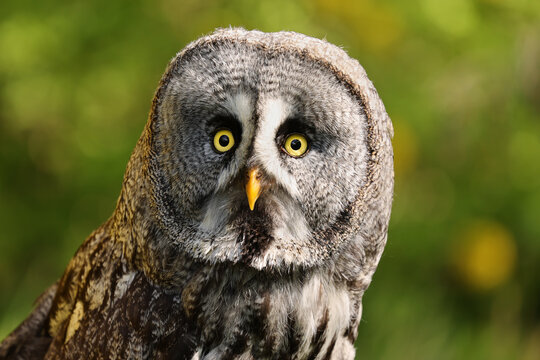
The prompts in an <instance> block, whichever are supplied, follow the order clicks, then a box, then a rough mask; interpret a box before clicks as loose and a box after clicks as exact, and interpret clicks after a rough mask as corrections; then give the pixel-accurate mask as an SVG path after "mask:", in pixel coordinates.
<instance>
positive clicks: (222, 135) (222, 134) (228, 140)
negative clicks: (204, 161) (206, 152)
mask: <svg viewBox="0 0 540 360" xmlns="http://www.w3.org/2000/svg"><path fill="white" fill-rule="evenodd" d="M233 146H234V135H233V133H232V132H231V131H230V130H227V129H222V130H219V131H218V132H216V134H215V135H214V149H216V151H217V152H219V153H224V152H226V151H229V150H231V149H232V147H233Z"/></svg>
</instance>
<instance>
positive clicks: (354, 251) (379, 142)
mask: <svg viewBox="0 0 540 360" xmlns="http://www.w3.org/2000/svg"><path fill="white" fill-rule="evenodd" d="M220 129H225V130H226V131H227V133H226V134H230V135H227V136H226V137H225V138H221V137H219V136H217V135H216V134H217V132H219V131H220ZM291 134H293V135H294V136H296V137H294V139H297V140H295V141H296V142H295V143H292V142H291V141H293V140H290V139H293V138H290V136H292V135H291ZM295 134H300V135H295ZM298 136H300V137H298ZM391 137H392V125H391V122H390V119H389V117H388V115H387V114H386V111H385V109H384V106H383V104H382V102H381V100H380V98H379V96H378V94H377V92H376V90H375V88H374V87H373V85H372V83H371V82H370V81H369V79H368V78H367V76H366V74H365V72H364V70H363V68H362V67H361V66H360V65H359V64H358V62H357V61H356V60H354V59H351V58H350V57H348V56H347V54H346V53H345V52H344V51H343V50H341V49H340V48H338V47H336V46H334V45H331V44H329V43H327V42H325V41H321V40H317V39H313V38H309V37H307V36H304V35H300V34H296V33H292V32H280V33H271V34H265V33H262V32H258V31H245V30H242V29H225V30H218V31H216V32H215V33H214V34H212V35H210V36H207V37H203V38H201V39H199V40H197V41H195V42H193V43H191V44H189V45H188V46H187V47H186V48H185V49H184V50H183V51H181V52H180V53H179V54H178V55H177V56H176V57H175V58H174V59H173V60H172V61H171V62H170V64H169V66H168V68H167V70H166V72H165V74H164V75H163V78H162V79H161V83H160V85H159V87H158V89H157V92H156V95H155V97H154V100H153V103H152V108H151V112H150V116H149V120H148V123H147V125H146V127H145V129H144V131H143V134H142V136H141V138H140V139H139V141H138V143H137V146H136V147H135V150H134V152H133V154H132V156H131V159H130V161H129V164H128V166H127V170H126V174H125V177H124V182H123V186H122V192H121V194H120V198H119V200H118V204H117V207H116V209H115V211H114V213H113V215H112V216H111V218H110V219H109V220H108V221H107V222H106V223H105V224H104V225H102V226H101V227H100V228H99V229H97V230H96V231H95V232H94V233H93V234H91V235H90V237H89V238H88V239H87V240H86V241H85V243H84V244H83V245H82V246H81V248H80V249H79V250H78V252H77V253H76V255H75V256H74V258H73V259H72V260H71V262H70V263H69V265H68V267H67V269H66V271H65V273H64V275H63V276H62V278H61V279H60V280H59V281H58V283H57V284H55V285H53V286H52V287H51V288H49V290H47V291H46V292H45V293H44V295H42V297H41V298H40V299H39V300H38V302H37V304H36V308H35V310H34V311H33V313H32V314H31V315H30V316H29V318H28V319H27V320H25V322H23V323H22V324H21V325H20V326H19V328H17V329H16V330H15V331H14V332H13V333H12V334H11V335H9V336H8V338H6V339H5V340H4V341H3V342H2V344H1V345H0V359H43V358H44V359H82V358H84V359H246V360H248V359H334V360H335V359H353V358H354V353H355V350H354V347H353V344H354V341H355V339H356V336H357V327H358V324H359V321H360V317H361V312H362V306H361V300H362V295H363V294H364V291H365V290H366V288H367V287H368V285H369V283H370V281H371V277H372V275H373V272H374V271H375V268H376V266H377V263H378V261H379V259H380V256H381V253H382V251H383V248H384V245H385V243H386V237H387V229H388V221H389V217H390V209H391V202H392V190H393V165H392V164H393V156H392V146H391ZM213 138H214V142H213V140H212V139H213ZM233 140H234V146H232V147H231V148H230V149H228V150H226V151H221V150H219V149H220V148H221V146H222V145H220V144H225V145H223V148H224V149H225V148H226V147H225V146H228V144H233V143H232V142H230V141H233ZM216 141H220V142H219V143H216ZM287 141H288V143H287V144H292V145H291V146H290V147H289V148H287V147H286V142H287ZM304 143H308V145H309V148H306V149H307V151H306V152H305V153H303V151H305V150H304V149H303V148H302V150H298V154H300V151H302V154H301V155H298V156H296V155H295V156H292V155H291V153H287V151H293V150H294V151H297V150H296V149H300V145H299V144H304ZM287 146H288V145H287ZM292 147H294V149H293V150H290V149H291V148H292ZM287 149H289V150H287ZM295 154H296V153H295ZM248 179H249V180H248ZM249 181H253V182H255V183H256V184H257V186H256V187H255V185H253V186H252V185H249V184H248V185H246V183H249ZM259 186H260V190H259ZM254 189H255V190H254ZM250 191H251V192H252V193H253V194H255V195H250ZM246 192H247V193H248V196H251V197H252V198H250V204H249V205H248V199H247V197H246ZM255 201H256V202H255ZM250 206H253V210H251V209H250Z"/></svg>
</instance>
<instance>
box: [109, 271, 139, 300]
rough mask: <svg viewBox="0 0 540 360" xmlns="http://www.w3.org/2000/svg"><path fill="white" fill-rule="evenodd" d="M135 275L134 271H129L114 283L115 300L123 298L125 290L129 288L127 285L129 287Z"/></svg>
mask: <svg viewBox="0 0 540 360" xmlns="http://www.w3.org/2000/svg"><path fill="white" fill-rule="evenodd" d="M136 274H137V272H136V271H130V272H128V273H126V274H124V275H122V277H121V278H120V279H118V282H117V283H116V288H115V289H114V299H115V300H117V299H119V298H121V297H122V296H124V294H125V293H126V290H127V289H128V288H129V285H131V282H132V281H133V279H134V278H135V275H136Z"/></svg>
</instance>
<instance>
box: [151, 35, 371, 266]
mask: <svg viewBox="0 0 540 360" xmlns="http://www.w3.org/2000/svg"><path fill="white" fill-rule="evenodd" d="M159 91H161V92H162V93H161V94H160V96H159V99H160V101H159V103H158V104H157V105H156V111H155V115H154V116H156V119H157V120H159V121H157V120H156V121H154V122H152V125H151V126H152V132H153V143H152V148H153V151H152V153H153V156H152V160H151V165H150V167H151V169H153V170H152V171H153V174H154V176H152V181H153V188H154V199H155V204H156V205H155V206H156V207H157V209H158V213H159V219H160V221H161V222H162V223H164V226H163V228H164V229H166V233H167V237H168V241H171V242H172V243H174V244H175V245H177V246H178V247H180V248H182V249H184V251H186V252H187V253H188V254H190V255H191V256H193V257H195V258H197V259H201V260H205V261H209V262H222V261H231V262H235V263H236V262H241V263H244V264H247V265H249V266H252V267H255V268H257V269H276V268H281V267H290V266H293V267H294V266H306V267H309V266H314V265H320V264H321V263H323V262H324V261H325V260H326V259H327V258H328V257H329V256H330V255H331V254H332V251H333V250H334V249H335V247H336V245H337V242H338V241H337V239H335V238H334V237H335V236H333V235H336V234H333V232H337V230H336V229H339V227H340V223H343V222H346V221H347V218H348V216H349V212H350V210H351V207H352V204H353V203H354V201H355V199H356V198H357V197H358V193H359V189H360V188H362V186H363V185H364V184H365V182H366V173H367V156H368V155H367V154H368V145H367V142H368V141H367V135H366V124H367V120H366V114H365V112H364V110H363V108H362V105H361V102H360V100H359V98H358V97H357V96H355V95H354V94H353V93H352V91H351V90H350V88H349V87H348V86H347V84H345V83H344V82H343V81H341V80H340V79H339V78H338V77H337V76H336V74H335V73H334V72H333V71H332V70H331V69H329V68H328V66H325V65H324V64H322V63H321V62H320V61H317V60H315V59H312V58H310V57H308V56H305V55H303V54H301V53H298V52H294V51H287V50H275V49H267V48H265V47H262V46H257V45H252V44H249V43H245V42H241V41H238V42H234V41H232V42H219V41H217V42H209V43H207V44H203V45H200V46H197V47H194V48H192V49H190V50H188V51H186V52H185V53H184V54H183V56H182V57H181V58H180V59H179V60H177V61H176V62H175V61H173V62H172V63H171V65H170V68H169V71H168V75H166V78H165V79H164V85H162V87H161V89H160V90H159ZM156 97H157V96H156ZM340 240H341V241H342V240H343V239H340Z"/></svg>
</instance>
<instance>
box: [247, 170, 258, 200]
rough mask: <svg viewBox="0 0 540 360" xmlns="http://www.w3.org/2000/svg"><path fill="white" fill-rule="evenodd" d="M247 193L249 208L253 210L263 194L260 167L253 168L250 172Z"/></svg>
mask: <svg viewBox="0 0 540 360" xmlns="http://www.w3.org/2000/svg"><path fill="white" fill-rule="evenodd" d="M246 194H247V198H248V202H249V208H250V209H251V210H252V211H253V209H254V208H255V202H256V201H257V199H258V198H259V195H261V181H260V179H259V169H257V168H253V169H250V170H249V172H248V182H247V184H246Z"/></svg>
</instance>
